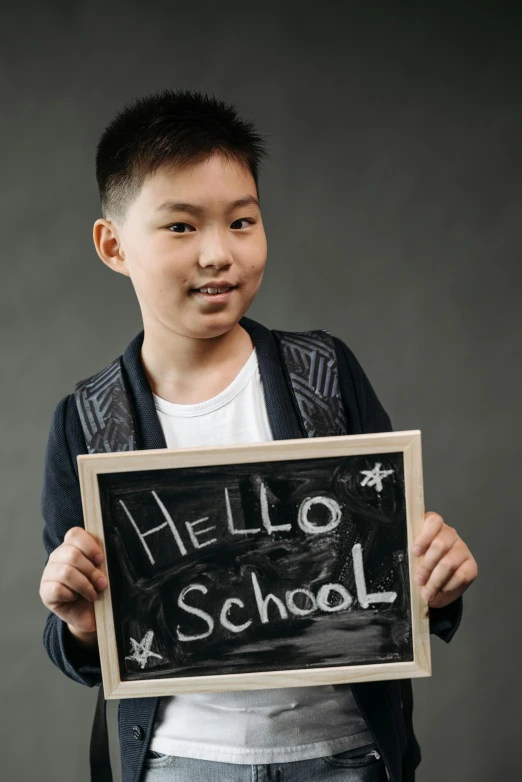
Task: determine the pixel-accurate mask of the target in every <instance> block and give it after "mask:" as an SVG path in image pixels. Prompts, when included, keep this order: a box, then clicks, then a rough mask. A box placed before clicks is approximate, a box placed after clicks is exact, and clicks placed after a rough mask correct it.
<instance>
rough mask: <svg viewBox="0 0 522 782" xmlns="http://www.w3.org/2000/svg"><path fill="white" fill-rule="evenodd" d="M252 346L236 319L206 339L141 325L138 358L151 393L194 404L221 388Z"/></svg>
mask: <svg viewBox="0 0 522 782" xmlns="http://www.w3.org/2000/svg"><path fill="white" fill-rule="evenodd" d="M253 348H254V346H253V343H252V339H251V337H250V334H249V333H248V332H247V331H246V330H245V329H244V328H243V327H242V326H241V325H240V324H239V323H236V325H235V326H233V328H231V329H230V330H229V331H227V332H226V333H225V334H222V335H221V336H219V337H211V338H207V339H192V338H190V337H184V336H181V335H178V334H173V333H172V332H169V333H165V332H164V331H162V332H161V333H158V332H157V331H156V330H154V329H151V328H147V327H145V334H144V338H143V344H142V347H141V362H142V364H143V368H144V370H145V374H146V376H147V379H148V381H149V385H150V387H151V389H152V392H153V393H154V394H156V395H157V396H159V397H161V398H162V399H166V400H168V401H170V402H175V403H178V404H195V403H197V402H202V401H205V400H207V399H210V398H212V397H213V396H216V395H217V394H218V393H220V392H221V391H223V390H224V389H225V388H226V387H227V386H228V385H229V384H230V383H231V382H232V381H233V380H234V378H235V377H236V375H237V374H238V372H239V371H240V370H241V368H242V367H243V366H244V364H245V363H246V361H247V360H248V358H249V356H250V354H251V353H252V350H253Z"/></svg>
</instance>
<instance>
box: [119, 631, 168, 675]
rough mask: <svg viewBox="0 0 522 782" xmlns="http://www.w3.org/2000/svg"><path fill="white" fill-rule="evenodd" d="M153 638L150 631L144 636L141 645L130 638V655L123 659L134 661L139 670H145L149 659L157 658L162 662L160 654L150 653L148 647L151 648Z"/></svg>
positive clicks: (152, 633)
mask: <svg viewBox="0 0 522 782" xmlns="http://www.w3.org/2000/svg"><path fill="white" fill-rule="evenodd" d="M153 637H154V632H153V631H152V630H149V631H148V633H146V634H145V637H144V638H143V640H142V641H141V643H138V642H137V641H135V640H134V638H131V639H130V641H131V644H132V654H131V655H127V656H126V657H125V659H126V660H136V662H138V663H139V664H140V667H141V668H145V665H146V664H147V660H148V659H149V657H159V658H160V660H163V657H162V656H161V654H156V652H151V650H150V647H151V646H152V639H153Z"/></svg>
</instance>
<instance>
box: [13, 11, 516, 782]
mask: <svg viewBox="0 0 522 782" xmlns="http://www.w3.org/2000/svg"><path fill="white" fill-rule="evenodd" d="M0 29H1V31H2V32H1V37H2V42H1V47H0V58H1V70H0V89H1V94H2V123H1V142H2V151H3V155H2V186H1V191H0V192H1V198H2V210H1V214H2V220H3V231H2V233H3V241H2V260H1V268H2V305H1V309H0V313H1V318H2V326H3V328H2V332H1V339H2V370H3V382H2V392H3V403H2V408H1V409H2V430H1V431H2V440H3V448H2V473H1V474H2V491H1V495H0V496H1V502H2V525H1V533H0V534H1V551H2V565H1V569H0V583H1V588H2V601H1V605H2V613H3V618H2V644H1V646H0V661H1V665H2V674H3V675H2V676H1V678H0V688H1V693H0V700H1V703H2V709H1V711H0V719H1V730H0V758H1V765H2V778H4V779H6V780H7V779H9V780H10V779H16V780H19V781H20V782H26V781H27V782H32V781H33V780H35V781H36V780H38V781H39V782H41V781H42V780H43V781H44V782H51V781H52V782H65V781H66V780H75V782H86V780H87V779H88V771H87V767H88V741H89V735H90V733H89V732H90V725H91V719H92V713H93V708H94V702H95V695H96V692H95V691H94V690H90V689H88V688H86V687H82V686H80V685H79V684H76V683H74V682H73V681H71V680H69V679H67V678H66V677H65V676H64V675H63V674H62V673H61V672H60V671H59V670H58V669H57V668H55V667H54V666H53V665H52V663H51V662H50V660H49V659H48V657H47V655H46V654H45V651H44V649H43V644H42V632H43V627H44V623H45V617H46V614H47V611H46V609H45V608H44V606H43V605H42V604H41V602H40V599H39V595H38V590H39V583H40V578H41V573H42V570H43V567H44V563H45V558H46V555H45V550H44V548H43V543H42V539H41V533H42V526H43V522H42V519H41V515H40V507H39V498H40V488H41V482H42V470H43V459H44V450H45V444H46V440H47V434H48V430H49V423H50V418H51V414H52V411H53V409H54V407H55V406H56V404H57V402H58V400H59V399H60V398H61V397H62V396H63V395H64V394H66V393H69V392H71V391H72V389H73V387H74V383H75V382H76V381H77V380H79V379H81V378H84V377H86V376H87V375H89V374H91V373H93V372H95V371H97V370H98V369H100V368H102V367H103V366H105V365H106V363H108V362H109V361H110V360H111V359H112V358H113V357H115V356H116V355H118V354H119V353H120V352H121V351H123V350H124V348H125V346H126V345H127V343H128V342H129V341H130V339H131V338H132V337H133V336H134V334H135V333H136V332H137V331H138V330H139V329H140V313H139V309H138V306H137V303H136V300H135V297H134V294H133V290H132V288H131V285H130V283H129V281H128V280H126V279H124V278H123V277H121V276H119V275H116V274H113V273H111V272H110V271H109V270H108V269H106V268H105V267H104V266H103V264H102V263H101V262H100V261H99V259H98V256H97V255H96V252H95V249H94V245H93V243H92V224H93V222H94V220H95V219H96V218H97V217H98V216H99V206H98V200H97V191H96V184H95V177H94V152H95V145H96V142H97V140H98V137H99V135H100V133H101V132H102V130H103V128H104V127H105V125H106V123H107V122H109V121H110V119H111V118H112V116H113V114H114V112H115V111H116V110H117V109H118V108H119V107H120V105H121V103H122V102H123V101H126V100H128V99H130V98H131V97H134V96H135V95H138V94H143V93H148V92H152V91H155V90H157V89H162V88H167V87H168V88H175V87H185V88H188V87H190V88H198V89H201V90H203V91H209V92H212V91H213V92H215V94H217V95H218V96H220V97H222V98H223V99H225V100H227V101H231V102H233V103H235V104H236V106H237V107H238V109H239V111H240V113H241V114H242V115H243V116H245V117H249V118H251V119H253V120H254V121H255V122H256V123H257V124H258V126H259V127H260V129H261V130H262V131H263V132H265V133H267V134H269V140H270V152H271V159H270V161H269V162H268V163H267V164H266V165H265V168H264V170H263V174H262V177H261V198H262V211H263V217H264V221H265V226H266V232H267V236H268V245H269V252H268V265H267V270H266V276H265V281H264V283H263V287H262V290H261V292H260V294H259V296H258V298H257V300H256V301H255V303H254V305H253V307H252V308H251V310H250V312H249V314H250V315H251V316H252V317H254V318H256V319H258V320H261V321H262V322H264V323H265V324H266V325H269V326H270V327H272V328H276V327H277V328H287V329H305V328H319V327H321V328H327V329H329V330H330V331H331V332H333V333H334V334H336V335H338V336H339V337H341V338H342V339H343V340H344V341H345V342H347V344H348V345H349V346H350V347H351V348H352V349H353V350H354V352H355V354H356V355H357V357H358V358H359V360H360V362H361V363H362V365H363V367H364V368H365V370H366V372H367V373H368V375H369V377H370V380H371V381H372V383H373V385H374V387H375V389H376V391H377V393H378V395H379V397H380V399H381V400H382V403H383V404H384V406H385V408H386V409H387V411H388V412H389V414H390V416H391V419H392V423H393V425H394V428H395V429H411V428H419V429H421V430H422V434H423V450H424V468H425V491H426V508H427V509H428V510H435V511H437V512H439V513H440V514H442V516H443V517H444V519H445V520H446V521H447V522H448V523H449V524H452V525H454V526H456V528H457V529H458V530H459V532H460V533H461V535H462V537H463V538H464V539H465V540H466V542H467V543H468V545H469V546H470V548H471V549H472V551H473V552H474V554H475V556H476V558H477V561H478V564H479V570H480V573H479V577H478V580H477V582H476V583H475V584H474V585H473V586H472V588H471V589H470V590H469V591H468V592H467V594H466V596H465V615H464V620H463V623H462V625H461V628H460V630H459V631H458V633H457V635H456V637H455V638H454V640H453V641H452V642H451V644H449V645H446V644H444V643H443V642H442V641H440V640H439V639H436V638H434V639H433V642H432V654H433V677H432V678H430V679H422V680H420V681H418V682H416V683H415V686H414V689H415V695H416V710H415V719H416V730H417V734H418V737H419V741H420V743H421V746H422V748H423V754H424V760H423V763H422V766H421V768H420V771H419V773H418V780H419V782H440V780H441V779H444V780H445V782H489V780H490V779H515V778H518V775H517V770H518V772H519V773H520V769H521V763H520V746H519V745H520V725H521V722H520V714H519V699H520V678H521V677H520V664H519V658H518V649H519V646H520V640H521V638H520V635H521V634H520V628H519V624H520V623H519V613H518V611H515V608H516V605H517V603H516V599H517V598H518V597H519V590H518V583H519V572H520V544H521V536H520V511H519V507H520V499H519V498H520V490H519V487H520V484H521V477H520V475H521V473H520V471H521V467H522V465H521V459H520V445H519V442H520V421H521V415H520V401H519V400H520V391H519V384H520V380H521V375H522V373H521V362H520V358H521V357H520V304H519V302H520V292H521V282H522V275H521V265H520V251H521V244H522V242H521V236H520V224H521V220H520V215H521V206H522V187H521V175H522V152H521V144H520V140H521V122H520V121H521V113H522V111H521V108H522V98H521V86H520V76H521V68H520V66H521V60H522V56H521V45H520V39H521V33H522V19H521V15H520V4H519V3H513V4H507V3H502V2H500V3H499V2H497V3H490V4H485V3H480V2H479V3H477V2H471V0H470V2H468V3H459V2H452V3H441V2H426V3H414V2H395V3H394V2H382V3H376V2H365V3H350V2H326V3H321V4H317V3H311V2H302V0H301V2H266V0H265V1H264V2H261V3H256V4H254V5H248V4H244V3H236V2H226V3H225V4H219V3H215V2H205V3H202V2H199V3H198V2H196V3H194V4H193V5H192V6H191V7H190V8H188V7H187V5H186V4H185V3H183V4H179V3H172V2H170V3H160V2H157V1H156V0H149V2H147V3H143V4H140V3H138V2H134V3H129V2H127V3H123V2H122V3H117V2H109V3H106V2H99V0H91V1H90V2H89V3H76V4H72V6H71V5H70V4H69V3H67V2H54V3H50V2H47V3H45V4H36V3H29V4H27V3H25V4H24V5H23V6H22V4H12V5H11V8H10V9H9V10H5V11H4V12H3V21H2V24H1V25H0ZM116 706H117V702H111V704H110V719H111V730H112V735H111V738H112V739H113V752H114V761H115V768H117V769H118V771H117V773H116V779H119V756H118V754H117V752H118V750H117V746H116V740H117V737H116V733H115V732H114V719H115V713H116Z"/></svg>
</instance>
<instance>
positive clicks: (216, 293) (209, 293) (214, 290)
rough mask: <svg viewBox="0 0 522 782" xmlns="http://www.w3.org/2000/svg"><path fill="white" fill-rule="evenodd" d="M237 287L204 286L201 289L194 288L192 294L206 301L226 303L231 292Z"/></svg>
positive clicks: (223, 285)
mask: <svg viewBox="0 0 522 782" xmlns="http://www.w3.org/2000/svg"><path fill="white" fill-rule="evenodd" d="M236 287H237V286H236V285H225V284H222V285H219V286H216V285H204V286H202V287H201V288H192V290H191V293H195V294H197V295H198V296H200V297H202V298H204V299H212V300H213V301H226V300H227V299H228V298H229V297H230V294H231V292H232V291H233V290H234V289H235V288H236Z"/></svg>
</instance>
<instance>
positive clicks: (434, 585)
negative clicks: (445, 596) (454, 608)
mask: <svg viewBox="0 0 522 782" xmlns="http://www.w3.org/2000/svg"><path fill="white" fill-rule="evenodd" d="M467 555H468V552H467V549H466V548H465V547H462V548H459V547H458V546H453V548H452V550H451V554H450V555H448V556H446V557H443V558H442V559H441V560H440V562H439V563H438V564H437V565H436V567H435V568H434V570H433V572H432V574H431V576H430V577H429V579H428V582H427V584H426V586H425V587H424V589H423V590H422V594H423V597H425V598H426V600H430V599H431V598H433V597H435V595H436V594H437V592H439V591H440V590H441V589H442V588H444V591H448V592H449V591H451V590H452V589H454V588H455V587H453V586H452V584H451V581H452V580H453V576H454V575H455V574H456V573H457V571H458V570H459V568H460V567H461V565H462V564H463V563H464V562H465V561H466V559H467ZM458 586H460V584H458Z"/></svg>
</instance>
